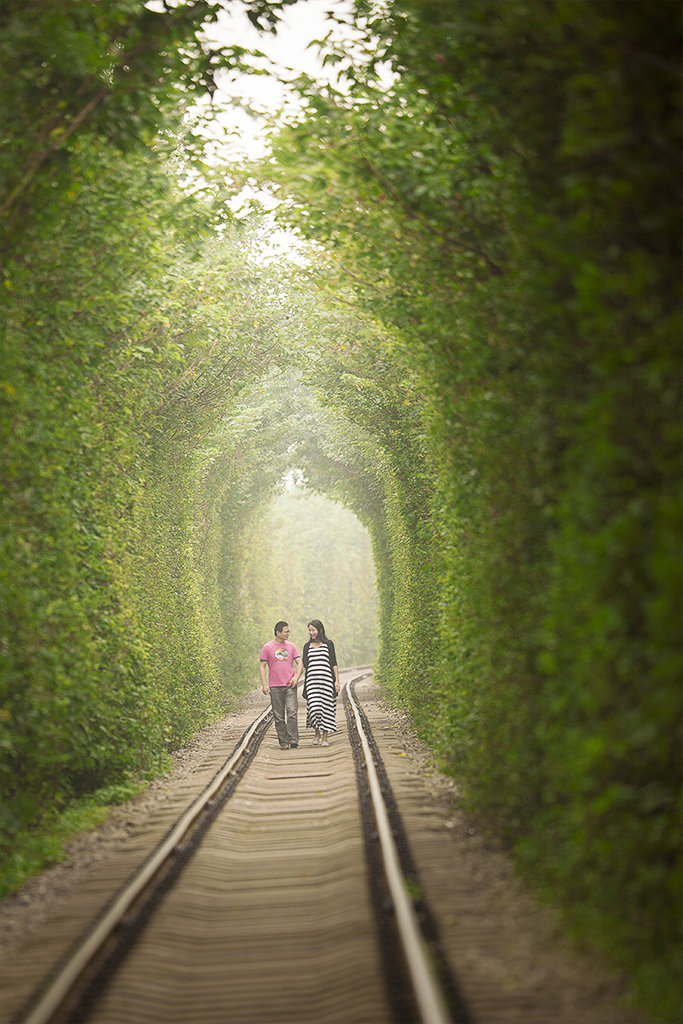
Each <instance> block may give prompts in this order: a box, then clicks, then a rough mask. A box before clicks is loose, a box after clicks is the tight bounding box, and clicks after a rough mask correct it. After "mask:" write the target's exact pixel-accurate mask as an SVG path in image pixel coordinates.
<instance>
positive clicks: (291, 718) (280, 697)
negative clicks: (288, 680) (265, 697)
mask: <svg viewBox="0 0 683 1024" xmlns="http://www.w3.org/2000/svg"><path fill="white" fill-rule="evenodd" d="M270 706H271V708H272V709H273V718H274V719H275V731H276V732H277V738H278V739H279V741H280V743H281V744H282V743H298V742H299V722H298V720H297V712H298V710H299V701H298V698H297V692H296V686H271V687H270Z"/></svg>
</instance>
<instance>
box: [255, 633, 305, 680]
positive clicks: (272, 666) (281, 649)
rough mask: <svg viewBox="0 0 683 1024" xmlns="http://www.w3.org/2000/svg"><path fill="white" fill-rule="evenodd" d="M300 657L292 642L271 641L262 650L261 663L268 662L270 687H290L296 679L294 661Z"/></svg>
mask: <svg viewBox="0 0 683 1024" xmlns="http://www.w3.org/2000/svg"><path fill="white" fill-rule="evenodd" d="M298 657H300V655H299V652H298V651H297V649H296V646H295V645H294V644H293V643H292V642H291V640H285V641H284V642H282V643H281V642H280V641H279V640H271V641H270V643H267V644H264V645H263V647H262V648H261V661H267V662H268V686H289V684H290V683H291V681H292V679H293V678H294V661H295V659H296V658H298Z"/></svg>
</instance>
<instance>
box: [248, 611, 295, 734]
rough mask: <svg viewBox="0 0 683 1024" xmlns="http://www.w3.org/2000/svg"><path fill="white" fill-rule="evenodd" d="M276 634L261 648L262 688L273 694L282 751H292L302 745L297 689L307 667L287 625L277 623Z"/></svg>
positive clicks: (271, 698)
mask: <svg viewBox="0 0 683 1024" xmlns="http://www.w3.org/2000/svg"><path fill="white" fill-rule="evenodd" d="M274 632H275V639H274V640H270V641H269V643H267V644H264V645H263V647H262V649H261V661H260V663H259V672H260V673H261V689H262V690H263V692H264V693H265V694H266V695H268V694H270V706H271V707H272V709H273V718H274V719H275V730H276V732H277V738H278V740H279V741H280V749H281V750H289V748H290V747H298V746H299V723H298V721H297V711H298V701H297V695H296V687H297V683H298V682H299V678H300V676H301V673H302V672H303V665H302V663H301V657H300V655H299V652H298V651H297V649H296V647H295V645H294V644H293V643H290V640H289V626H288V625H287V623H286V622H278V623H276V625H275V630H274ZM266 666H267V667H268V678H267V679H266Z"/></svg>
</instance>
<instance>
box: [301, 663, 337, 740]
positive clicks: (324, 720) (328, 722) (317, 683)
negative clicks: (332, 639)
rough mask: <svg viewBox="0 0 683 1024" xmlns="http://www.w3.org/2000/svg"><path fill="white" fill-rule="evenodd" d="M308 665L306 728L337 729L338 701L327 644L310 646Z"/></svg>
mask: <svg viewBox="0 0 683 1024" xmlns="http://www.w3.org/2000/svg"><path fill="white" fill-rule="evenodd" d="M307 661H308V665H307V667H306V703H307V711H306V728H307V729H321V730H322V731H323V732H336V731H337V701H336V695H335V690H334V673H333V671H332V666H331V664H330V653H329V650H328V648H327V644H321V645H320V647H314V646H313V644H311V645H310V646H309V648H308V658H307Z"/></svg>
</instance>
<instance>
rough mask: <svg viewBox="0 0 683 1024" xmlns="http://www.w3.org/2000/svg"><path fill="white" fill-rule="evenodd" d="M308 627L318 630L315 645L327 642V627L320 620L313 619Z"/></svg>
mask: <svg viewBox="0 0 683 1024" xmlns="http://www.w3.org/2000/svg"><path fill="white" fill-rule="evenodd" d="M306 625H307V626H313V628H314V629H317V630H318V635H317V637H316V638H315V643H317V642H318V640H327V637H326V636H325V627H324V626H323V624H322V622H321V621H320V619H311V621H310V622H308V623H307V624H306Z"/></svg>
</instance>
